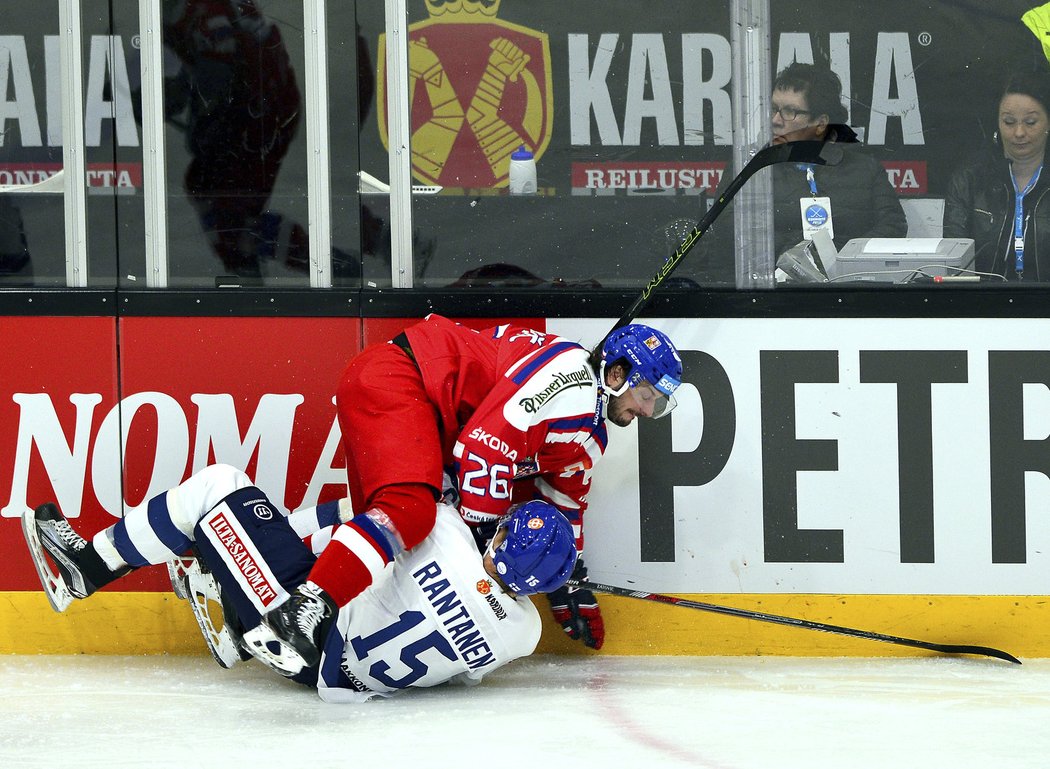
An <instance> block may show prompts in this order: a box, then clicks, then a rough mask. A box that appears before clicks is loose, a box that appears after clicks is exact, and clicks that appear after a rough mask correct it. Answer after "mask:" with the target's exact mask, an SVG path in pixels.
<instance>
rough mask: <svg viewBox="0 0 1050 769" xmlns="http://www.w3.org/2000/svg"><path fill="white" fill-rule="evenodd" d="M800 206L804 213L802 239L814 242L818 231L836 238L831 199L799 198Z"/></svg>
mask: <svg viewBox="0 0 1050 769" xmlns="http://www.w3.org/2000/svg"><path fill="white" fill-rule="evenodd" d="M798 205H799V210H800V211H801V212H802V237H803V238H804V239H805V240H812V239H813V233H814V232H816V231H817V230H822V231H824V232H826V233H828V235H830V236H831V237H832V238H834V237H835V227H834V226H833V225H832V222H831V198H829V197H826V196H825V197H813V198H799V201H798Z"/></svg>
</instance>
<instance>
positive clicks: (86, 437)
mask: <svg viewBox="0 0 1050 769" xmlns="http://www.w3.org/2000/svg"><path fill="white" fill-rule="evenodd" d="M410 322H412V319H406V318H385V319H361V318H279V319H278V318H140V317H128V318H121V319H114V318H105V317H101V318H5V319H4V323H5V329H8V330H9V331H10V333H9V334H8V347H9V349H8V353H9V355H10V359H12V360H18V361H20V362H22V364H23V365H20V366H17V367H12V368H10V369H9V370H8V371H7V372H6V373H5V377H4V378H3V380H2V382H0V464H2V466H0V563H3V564H4V567H3V568H2V569H0V653H13V652H30V653H35V652H63V653H69V652H78V651H79V652H85V653H88V652H101V651H106V652H112V653H118V652H128V651H135V652H142V653H148V652H168V653H193V652H200V650H201V649H202V644H201V641H200V639H199V637H198V633H197V631H196V628H195V627H194V625H193V624H192V618H191V616H190V613H189V611H188V609H187V608H186V607H181V606H175V605H173V603H172V602H173V599H172V598H171V596H170V594H169V593H167V591H168V590H169V584H168V582H167V578H166V575H165V573H164V571H163V570H162V569H148V570H143V571H142V572H138V573H136V574H135V575H133V576H131V577H129V578H126V579H125V580H123V581H122V582H121V583H120V588H121V590H122V591H125V592H122V593H116V592H113V593H111V592H104V593H103V594H101V595H99V596H96V597H94V598H93V599H92V600H91V601H90V602H89V603H87V604H85V605H83V606H76V607H74V608H73V609H71V610H70V614H69V615H68V616H61V617H60V616H55V615H52V613H51V612H50V609H49V608H48V607H47V605H46V603H45V602H44V599H43V597H42V595H41V594H40V592H39V583H38V581H37V578H36V575H35V572H34V570H33V568H32V565H31V563H30V560H29V558H28V556H27V553H26V551H25V546H24V543H23V541H22V536H21V531H20V527H19V521H18V518H19V516H20V515H21V513H22V511H23V510H24V509H26V508H27V507H32V506H33V505H36V504H39V503H40V502H42V501H44V500H48V499H54V500H56V501H58V502H59V504H60V505H61V507H62V509H63V510H64V511H65V512H66V513H67V515H69V517H70V519H71V521H73V524H74V526H75V527H76V528H77V529H78V531H81V532H83V533H84V534H91V533H93V532H95V531H97V530H99V529H101V528H103V527H105V526H108V525H110V524H112V522H113V521H114V520H116V518H117V517H119V516H120V515H122V514H123V512H124V511H126V510H127V509H128V507H129V506H131V505H137V504H140V503H141V502H142V501H143V500H144V499H147V498H150V497H151V496H153V495H155V494H157V493H160V492H161V491H163V490H165V489H167V488H170V487H172V486H174V485H177V484H178V483H179V482H181V481H182V480H184V479H185V478H186V477H188V476H189V475H190V474H191V473H192V472H194V471H196V470H198V469H199V468H201V467H203V466H204V465H205V464H207V463H209V462H216V461H218V462H227V463H230V464H234V465H236V466H237V467H240V468H242V469H244V470H246V472H248V473H249V474H250V475H252V476H253V477H255V478H256V479H257V483H258V485H259V486H260V487H261V488H262V489H263V490H264V491H265V492H266V494H267V495H268V496H269V498H270V499H271V500H272V501H274V502H275V503H276V504H278V505H282V506H283V507H285V508H286V509H288V510H293V509H297V508H299V507H306V506H310V505H313V504H316V503H317V502H319V501H327V500H330V499H333V498H335V497H336V496H339V495H341V493H342V489H343V488H344V484H345V470H344V469H343V465H342V457H341V450H340V449H339V433H338V424H337V422H336V420H335V414H334V411H335V409H334V405H333V402H332V393H333V392H334V390H335V384H336V383H337V382H338V379H339V376H340V374H341V372H342V370H343V367H344V366H345V363H346V361H347V360H348V359H349V358H350V357H351V356H352V355H353V354H354V353H355V352H356V351H358V350H360V349H361V347H362V346H363V345H366V344H369V343H371V342H381V341H383V340H386V339H389V338H391V337H392V336H393V335H394V334H396V333H397V331H398V330H399V329H400V328H402V327H404V326H405V325H407V324H408V323H410ZM465 322H468V323H469V324H470V325H472V326H475V327H483V326H488V325H492V324H494V323H497V322H499V321H498V320H497V319H483V318H481V319H479V318H475V319H471V320H469V321H465ZM527 322H528V325H530V326H532V327H533V328H536V329H542V330H546V331H548V332H553V333H557V334H560V335H563V336H566V337H569V338H572V339H575V340H579V341H581V342H582V343H584V344H586V345H589V344H591V343H593V342H595V341H597V340H598V339H600V338H601V337H602V335H603V334H604V333H605V331H607V330H608V328H609V324H610V323H611V320H609V319H586V318H559V319H542V318H540V319H535V318H534V319H528V320H527ZM649 322H651V323H652V324H653V325H656V326H658V327H660V328H662V329H664V330H665V331H667V332H668V333H669V334H670V336H671V337H672V338H673V339H675V340H676V343H677V344H678V346H679V348H680V350H681V351H682V355H683V358H684V360H685V364H686V365H685V377H684V383H683V386H682V387H681V388H680V390H679V393H678V395H679V401H680V405H679V407H678V409H677V410H676V411H675V412H674V413H673V414H672V415H671V417H670V418H669V419H665V420H659V421H656V422H649V421H646V423H645V424H644V425H641V426H640V427H634V426H632V427H630V428H627V429H623V430H620V429H614V428H611V429H610V446H609V450H608V452H607V454H606V457H605V459H603V461H602V462H601V463H599V465H598V466H597V469H596V470H595V473H594V476H593V481H594V487H593V489H592V491H591V494H590V499H589V502H590V509H589V511H588V514H587V524H586V546H585V557H586V561H587V564H588V566H589V569H590V574H591V576H592V577H593V578H594V579H595V580H597V581H601V582H605V583H608V584H613V585H625V586H638V587H643V588H645V589H647V590H651V591H658V592H662V593H669V594H675V595H690V596H699V597H700V599H701V600H704V601H708V602H713V603H720V604H725V605H729V606H739V607H742V608H753V609H756V610H758V611H763V612H766V613H772V614H783V615H787V616H794V617H800V618H802V619H807V620H810V621H817V622H823V623H829V624H837V625H845V626H851V627H857V628H860V629H865V630H871V631H874V632H880V633H885V634H889V635H896V636H904V637H912V638H917V639H920V640H929V641H934V642H943V643H968V644H979V645H985V646H997V647H1002V648H1004V649H1006V650H1007V651H1010V652H1012V653H1015V654H1018V655H1022V656H1023V655H1030V656H1050V637H1048V635H1050V630H1046V629H1045V628H1050V622H1047V621H1046V617H1045V616H1044V613H1043V611H1044V609H1043V607H1044V606H1045V604H1046V601H1047V598H1046V596H1045V593H1046V592H1047V591H1048V583H1047V579H1046V575H1047V574H1048V573H1050V349H1048V350H1043V349H1041V347H1047V346H1048V345H1047V343H1046V342H1044V341H1043V340H1050V320H1045V319H1031V318H1024V319H1002V318H982V319H951V320H945V319H929V320H924V319H914V318H912V319H906V318H881V319H880V318H840V319H834V320H833V321H829V320H816V319H798V318H775V319H774V318H708V319H695V318H694V319H681V318H679V319H660V318H656V319H649ZM118 332H119V333H118ZM245 339H265V340H266V345H265V346H259V345H245V344H243V340H245ZM173 362H174V363H173ZM176 364H177V365H176ZM602 606H603V611H604V614H605V616H606V621H607V622H608V625H609V634H608V638H609V640H608V643H607V646H606V649H605V651H607V652H609V653H612V654H639V653H646V654H720V655H724V654H756V653H757V654H792V655H806V654H833V655H840V654H858V655H873V654H874V655H877V654H885V653H894V654H896V653H902V654H912V653H916V652H913V651H912V650H909V649H906V648H903V647H901V648H898V647H895V646H890V645H887V644H882V643H875V642H870V641H858V640H853V639H849V638H845V637H839V636H834V635H827V634H821V633H817V632H814V631H806V630H800V629H797V628H786V627H778V626H776V625H769V624H765V623H758V622H752V621H747V620H743V619H737V618H731V617H723V616H718V615H713V614H706V613H702V612H698V611H693V610H688V609H683V608H674V607H667V606H661V605H655V604H651V603H644V602H639V601H633V600H628V599H615V598H603V599H602ZM542 613H543V615H544V616H545V617H546V614H547V612H546V611H544V612H542ZM541 649H547V650H552V651H564V652H569V653H572V652H577V651H580V647H579V646H578V645H574V644H569V643H567V642H565V641H564V639H563V638H561V637H560V635H559V632H558V630H557V628H554V627H552V626H550V625H549V624H548V626H547V633H546V635H545V637H544V641H543V646H542V647H541Z"/></svg>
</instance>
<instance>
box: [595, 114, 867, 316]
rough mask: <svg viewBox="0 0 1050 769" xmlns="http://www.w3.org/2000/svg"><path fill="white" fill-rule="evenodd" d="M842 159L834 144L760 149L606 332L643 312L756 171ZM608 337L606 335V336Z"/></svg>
mask: <svg viewBox="0 0 1050 769" xmlns="http://www.w3.org/2000/svg"><path fill="white" fill-rule="evenodd" d="M828 129H829V130H828V132H827V133H826V134H825V136H827V137H829V138H832V137H834V139H835V141H837V142H841V143H845V142H855V141H856V140H857V138H856V136H857V135H856V134H855V133H853V130H852V129H850V128H849V127H848V126H839V125H833V126H829V127H828ZM841 160H842V148H841V147H836V146H835V142H834V141H803V142H788V143H786V144H771V145H769V146H768V147H764V148H763V149H761V150H759V151H758V152H757V153H756V154H755V156H754V157H753V158H751V160H749V161H748V163H747V165H746V166H744V168H743V170H741V171H740V173H739V174H737V175H736V177H735V178H734V179H733V181H731V182H730V183H729V186H728V187H726V190H725V192H723V193H722V194H721V195H719V197H718V200H716V201H715V202H714V204H712V206H711V208H709V209H708V211H707V213H706V214H704V217H703V218H702V219H701V220H700V222H699V223H698V224H697V225H696V227H694V228H693V230H692V232H690V233H689V234H688V235H686V236H685V240H683V241H682V242H681V243H680V244H679V246H678V248H677V250H675V252H674V253H673V254H671V255H670V256H669V257H667V261H665V262H664V263H663V265H662V266H661V267H660V269H659V270H658V271H657V273H656V274H655V275H653V277H652V278H651V279H650V280H649V282H648V283H646V285H645V288H643V289H642V293H641V294H640V295H639V296H638V298H637V299H635V300H634V303H633V304H631V306H630V307H628V308H627V311H626V312H625V313H624V314H623V315H621V316H620V319H619V320H618V321H616V325H614V326H613V327H612V328H611V329H610V330H609V333H610V334H611V333H612V332H613V331H615V330H616V329H618V328H621V327H623V326H626V325H627V324H628V323H630V322H631V321H632V320H634V319H635V318H636V317H638V315H639V314H640V313H641V311H642V309H643V308H644V307H645V306H646V305H647V304H649V300H650V299H651V298H652V295H653V292H655V291H656V289H658V288H659V287H660V286H661V285H662V284H663V282H664V281H665V280H667V278H668V276H670V274H671V273H672V272H674V271H675V269H676V268H677V267H678V263H679V262H681V261H682V259H683V258H684V257H685V255H686V254H688V253H689V251H690V250H692V248H693V246H695V245H696V242H697V241H698V240H700V238H702V237H703V236H704V233H705V232H707V231H708V229H710V227H711V225H712V224H713V223H714V221H715V219H717V218H718V217H719V215H720V214H721V213H722V211H724V210H725V208H726V206H728V205H729V203H730V201H732V200H733V198H734V197H735V196H736V194H737V192H739V191H740V188H741V187H743V186H744V185H745V184H746V183H747V180H748V179H750V178H751V177H752V176H754V175H755V174H756V173H758V171H760V170H762V169H763V168H765V167H766V166H771V165H773V164H774V163H806V164H812V165H821V166H833V165H837V164H838V163H839V162H840V161H841ZM607 336H608V335H607Z"/></svg>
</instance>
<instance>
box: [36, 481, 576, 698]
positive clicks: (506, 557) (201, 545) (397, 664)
mask: <svg viewBox="0 0 1050 769" xmlns="http://www.w3.org/2000/svg"><path fill="white" fill-rule="evenodd" d="M347 503H348V500H340V501H339V502H330V503H326V504H323V505H319V506H318V507H316V508H311V509H309V510H304V511H300V512H297V513H293V514H292V515H290V516H285V515H284V514H283V513H281V512H280V511H279V510H277V509H276V508H275V507H274V505H272V504H271V503H270V501H269V500H268V499H267V498H266V496H265V494H263V492H262V491H260V490H259V489H258V488H256V487H255V486H254V485H253V484H252V482H251V480H250V479H249V478H248V476H247V475H245V474H244V473H242V472H240V471H239V470H236V469H235V468H233V467H230V466H227V465H212V466H210V467H207V468H205V469H204V470H202V471H200V472H198V473H196V474H195V475H193V476H192V477H191V478H189V479H188V480H186V481H185V482H183V483H182V484H180V485H179V486H177V487H175V488H173V489H170V490H169V491H167V492H164V493H163V494H160V495H158V496H157V497H154V498H152V499H150V500H149V501H147V502H146V503H144V504H143V505H141V506H139V507H137V508H134V509H132V510H131V511H130V512H129V513H128V514H127V515H126V516H125V517H124V518H122V519H121V520H119V521H118V522H117V523H115V524H114V525H113V526H110V527H108V528H107V529H104V530H103V531H101V532H98V533H97V534H95V535H94V536H93V537H92V538H91V539H90V540H87V539H84V538H83V537H81V536H80V535H79V534H77V532H76V531H75V530H74V529H73V527H72V526H71V525H70V523H69V522H68V521H67V520H66V519H65V518H64V517H63V516H62V514H61V512H60V511H59V510H58V508H57V507H56V506H55V505H54V504H52V503H48V504H45V505H41V506H40V507H38V508H37V509H36V510H35V511H32V512H27V513H26V514H25V515H24V516H23V519H22V524H23V532H24V534H25V537H26V542H27V544H28V547H29V550H30V554H31V555H32V557H33V561H34V564H35V565H36V568H37V572H38V574H39V576H40V579H41V583H42V585H43V587H44V590H45V592H46V594H47V596H48V599H49V601H50V602H51V604H52V606H53V607H54V608H55V610H56V611H63V610H64V609H65V608H67V607H68V606H69V605H70V604H71V603H72V602H73V601H74V600H76V599H84V598H87V597H88V596H90V595H91V594H93V593H94V592H95V591H96V590H97V589H99V588H100V587H102V586H104V585H106V584H109V583H110V582H113V581H114V580H116V579H118V578H119V577H121V576H123V575H125V574H127V573H128V572H130V571H131V570H132V569H133V568H137V567H140V566H145V565H148V564H160V563H169V568H170V570H171V573H172V577H173V585H174V586H175V590H176V593H177V594H179V595H180V596H182V597H186V598H188V599H189V600H190V602H191V607H192V608H193V610H194V615H195V616H196V617H197V620H198V622H199V623H200V625H201V630H202V631H203V633H204V636H205V639H206V640H207V642H208V645H209V648H210V649H211V651H212V653H213V655H215V658H216V660H217V661H219V663H220V664H222V665H223V666H225V667H229V666H230V665H232V664H234V663H235V662H236V661H237V660H238V659H249V658H250V657H249V654H251V655H254V656H256V657H257V658H258V659H260V660H261V661H262V662H264V663H265V664H267V665H268V666H269V667H271V668H272V669H274V670H276V671H277V672H279V673H281V674H282V675H284V676H287V677H289V678H292V679H293V680H295V681H298V682H300V683H304V684H309V685H314V686H316V687H317V690H318V693H319V694H320V696H321V697H322V698H323V699H325V700H328V701H343V702H346V701H350V702H355V701H357V702H359V701H364V700H367V699H370V698H372V697H376V696H389V695H391V694H394V693H396V692H398V691H400V690H402V689H405V688H407V687H411V686H415V687H426V686H434V685H436V684H440V683H444V682H448V681H454V682H462V683H476V682H478V681H480V680H481V679H482V678H483V677H484V676H485V675H487V674H488V673H490V672H492V671H493V670H495V669H497V668H499V667H500V666H502V665H504V664H506V663H507V662H510V661H511V660H514V659H517V658H519V657H523V656H527V655H529V654H531V653H532V652H533V651H534V650H535V648H536V644H537V643H538V641H539V636H540V620H539V615H538V614H537V612H536V609H535V607H534V606H533V604H532V602H531V600H530V599H529V598H528V597H527V596H528V595H529V594H531V593H538V592H549V591H552V590H555V589H557V588H559V587H561V586H562V585H563V584H564V583H565V580H567V579H568V578H569V576H570V575H571V573H572V571H573V567H574V566H575V564H576V557H577V555H576V548H575V542H574V534H573V531H572V527H571V525H570V524H569V522H568V520H567V519H566V518H565V517H564V516H563V515H562V514H561V513H560V512H558V510H557V509H556V508H555V507H553V506H552V505H549V504H547V503H546V502H541V501H532V502H528V503H526V504H524V505H520V506H518V507H517V508H515V509H514V510H513V511H512V512H511V513H510V514H508V515H507V516H505V517H504V518H503V519H502V520H501V521H500V523H499V525H498V527H497V528H496V530H495V534H494V536H493V537H492V538H491V540H490V541H489V542H488V545H487V548H486V550H485V552H484V553H481V552H479V548H478V545H477V543H476V539H475V536H474V535H473V534H472V533H471V530H470V529H468V527H467V525H466V524H465V523H464V522H463V521H462V519H461V517H460V515H459V512H458V511H457V510H456V509H455V508H454V507H452V506H450V505H447V504H444V503H442V502H439V503H438V505H437V508H438V509H437V516H436V519H437V521H436V524H435V527H434V529H433V531H432V532H431V534H430V535H429V536H428V537H427V538H426V540H425V541H424V542H422V543H420V544H419V545H418V546H417V547H415V548H413V549H412V550H408V551H404V552H402V553H401V554H400V555H399V556H398V557H397V559H396V561H395V563H394V568H393V569H386V570H384V572H385V574H386V575H387V576H386V578H385V579H384V580H382V581H380V582H377V583H374V584H373V585H372V586H371V587H369V588H368V589H367V590H365V591H364V592H362V593H361V594H360V595H358V596H357V597H356V598H355V599H354V600H352V601H351V602H350V603H349V604H347V605H346V606H344V607H343V608H342V609H341V610H338V611H331V612H323V613H318V614H317V615H316V616H314V617H312V618H307V622H308V623H310V622H312V624H310V626H309V627H303V628H301V631H302V632H303V633H304V634H305V635H307V636H308V637H310V638H316V639H318V643H317V646H318V648H319V651H320V656H319V659H310V658H309V655H303V654H299V653H292V652H291V650H289V648H288V647H287V646H286V645H283V644H281V643H279V642H276V638H275V637H274V636H273V633H272V631H271V630H270V628H269V627H268V626H267V625H266V624H260V618H261V616H262V615H263V614H264V613H266V612H268V611H269V610H271V609H273V608H275V607H276V606H278V605H280V604H281V603H282V602H284V601H285V600H287V599H288V598H289V595H290V593H292V592H294V591H296V590H297V589H298V588H300V586H301V585H302V584H303V582H304V580H305V579H306V577H307V575H308V574H309V571H310V567H311V566H312V564H313V562H314V560H315V558H316V555H317V554H318V553H319V552H320V551H321V550H323V549H324V547H325V545H326V544H327V543H328V542H329V541H330V538H331V533H332V530H333V529H334V528H335V527H336V526H337V525H338V524H340V523H341V522H343V521H345V520H346V519H347V517H349V516H352V515H353V511H351V510H349V509H348V507H349V506H348V504H347ZM191 550H192V551H193V552H195V553H196V554H197V555H198V556H199V561H198V560H197V559H194V558H192V557H190V558H187V557H186V555H185V554H186V553H187V552H189V551H191ZM201 562H203V565H204V566H203V568H202V565H201ZM216 580H217V583H216ZM307 586H309V583H307ZM209 601H210V602H212V603H213V604H214V603H216V602H218V601H221V605H222V612H221V615H222V621H221V622H216V617H215V616H214V614H215V612H214V610H211V609H209V606H208V604H209ZM332 608H334V607H332ZM299 619H300V621H301V620H302V619H303V618H302V615H301V614H300V616H299ZM304 657H306V658H307V662H308V664H306V665H305V666H304V665H303V658H304Z"/></svg>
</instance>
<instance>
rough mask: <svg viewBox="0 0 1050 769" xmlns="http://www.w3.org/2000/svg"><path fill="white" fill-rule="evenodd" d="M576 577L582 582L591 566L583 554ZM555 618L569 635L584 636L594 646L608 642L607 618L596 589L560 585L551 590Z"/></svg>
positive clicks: (580, 638) (588, 643)
mask: <svg viewBox="0 0 1050 769" xmlns="http://www.w3.org/2000/svg"><path fill="white" fill-rule="evenodd" d="M572 578H573V579H577V580H580V581H581V582H582V581H583V580H585V579H587V567H586V566H584V565H583V558H580V559H578V560H577V561H576V568H575V569H574V570H573V572H572ZM547 600H548V601H550V604H551V611H552V612H553V613H554V619H555V620H556V621H557V622H559V623H560V624H561V627H562V630H564V631H565V632H566V633H567V634H568V636H569V638H571V639H573V640H574V641H580V640H582V641H583V642H584V643H585V644H587V646H589V647H591V648H592V649H600V648H602V644H603V643H604V642H605V621H604V620H603V619H602V612H601V610H600V609H599V608H598V599H597V598H595V597H594V593H592V592H591V591H590V590H585V589H584V588H582V587H568V586H566V587H560V588H558V589H557V590H555V591H554V592H553V593H548V594H547Z"/></svg>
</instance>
